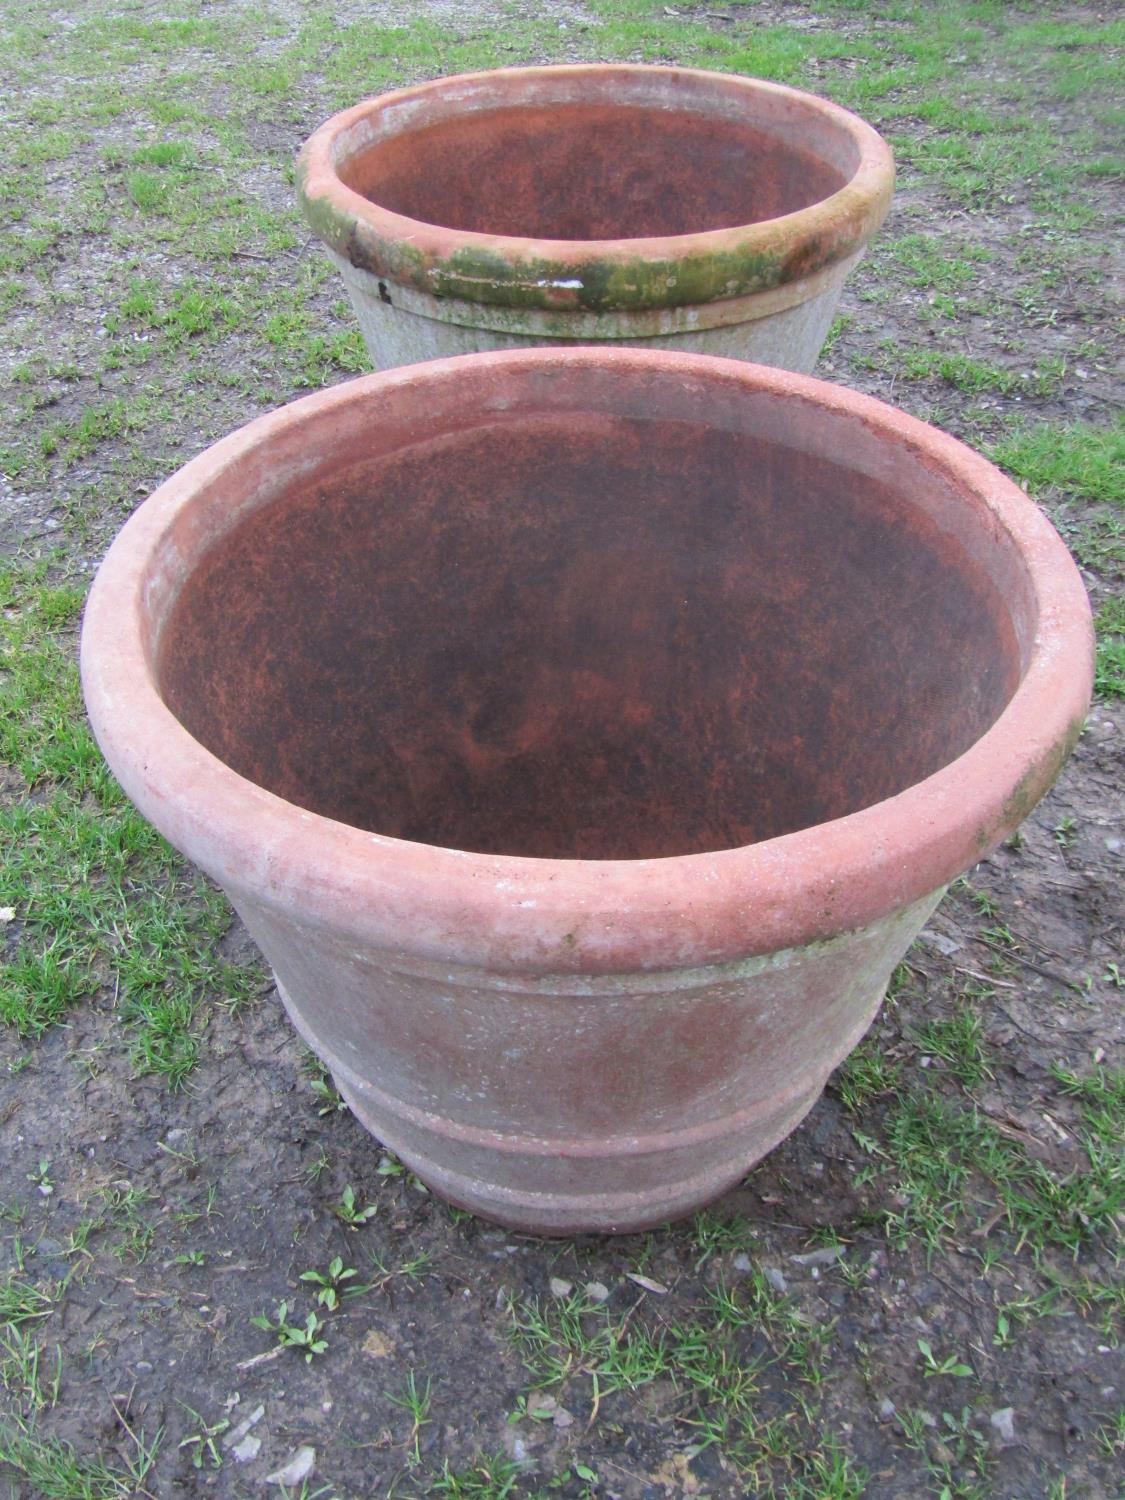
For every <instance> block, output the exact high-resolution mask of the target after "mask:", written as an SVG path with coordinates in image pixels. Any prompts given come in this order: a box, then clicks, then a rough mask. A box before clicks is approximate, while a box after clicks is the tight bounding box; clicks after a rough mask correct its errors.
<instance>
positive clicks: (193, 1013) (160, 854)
mask: <svg viewBox="0 0 1125 1500" xmlns="http://www.w3.org/2000/svg"><path fill="white" fill-rule="evenodd" d="M46 575H47V567H46V564H43V563H39V564H36V565H27V564H21V563H18V562H16V563H13V562H8V563H5V564H4V565H3V567H2V568H0V752H2V756H3V760H4V762H5V763H6V764H7V765H8V766H9V767H10V768H11V771H12V772H13V773H14V774H15V775H16V776H17V777H18V779H19V782H20V784H21V785H22V786H23V787H25V788H26V789H27V792H28V793H31V795H21V794H20V793H19V792H18V791H15V792H14V793H13V794H12V795H11V796H10V800H8V801H7V802H6V803H5V804H4V805H3V806H2V807H0V906H3V907H4V908H7V909H8V910H9V911H10V912H11V914H12V916H11V921H13V922H14V923H16V924H18V926H17V928H16V932H17V934H18V935H17V937H16V938H15V941H14V942H12V941H10V942H9V947H8V952H7V954H6V957H5V960H4V963H3V965H2V967H0V1021H2V1022H3V1023H6V1024H7V1025H8V1026H11V1027H12V1028H14V1029H15V1031H16V1032H17V1033H18V1034H19V1035H20V1036H25V1037H37V1036H40V1035H42V1034H43V1032H44V1031H46V1030H47V1029H48V1028H49V1027H50V1026H52V1025H54V1024H55V1023H56V1022H58V1021H60V1020H61V1019H62V1018H63V1017H64V1016H65V1015H66V1013H67V1012H68V1011H69V1010H70V1009H71V1008H72V1007H73V1006H74V1005H76V1004H78V1003H79V1002H81V1001H82V1000H84V999H86V998H88V997H90V996H93V995H96V994H100V993H104V992H107V991H108V992H112V993H114V995H115V1003H116V1005H117V1007H118V1009H119V1011H120V1013H121V1015H122V1017H123V1019H124V1020H125V1022H126V1023H127V1026H128V1034H129V1038H130V1053H131V1059H132V1063H133V1066H134V1068H135V1069H136V1070H137V1071H138V1072H155V1073H161V1074H163V1075H164V1076H165V1077H166V1078H168V1079H169V1081H170V1082H172V1083H178V1082H180V1081H181V1080H182V1079H183V1078H184V1077H185V1076H186V1074H187V1073H188V1072H190V1070H191V1068H192V1067H193V1066H194V1064H195V1062H196V1060H197V1057H198V1053H199V1047H200V1039H201V1036H202V1033H203V1030H204V1028H205V1026H206V1022H207V1017H208V1015H209V1007H210V1006H212V1005H214V1004H222V1005H227V1006H238V1005H241V1004H244V1003H246V1002H247V1001H249V1000H250V999H251V998H252V996H253V995H254V993H255V992H256V990H257V989H258V988H259V987H260V982H261V981H260V975H259V973H258V972H257V971H256V970H254V969H248V968H242V967H239V966H237V965H234V964H231V963H229V962H227V961H225V960H224V959H222V958H221V956H220V955H219V954H218V952H217V945H218V942H219V939H220V938H221V937H222V935H223V933H224V932H225V931H226V929H227V927H228V926H229V924H230V911H229V908H228V907H227V905H226V902H225V900H224V899H223V898H222V896H221V895H220V894H219V893H218V892H216V891H215V890H214V889H213V888H212V887H211V886H209V885H208V884H207V882H206V881H205V880H204V879H203V878H202V877H201V876H199V875H197V874H195V873H194V872H192V871H190V870H189V869H188V868H187V867H185V866H184V865H183V864H182V863H181V862H180V861H179V860H178V858H177V857H176V856H175V854H174V853H173V852H172V850H171V849H169V847H168V846H167V844H165V843H164V841H163V840H162V839H161V838H160V837H159V835H158V834H157V833H156V832H155V831H154V830H153V829H152V828H151V827H150V826H149V825H148V824H147V823H146V822H145V821H144V819H142V818H141V817H140V816H139V815H138V814H137V813H136V812H135V811H134V810H133V809H132V807H130V805H129V804H128V803H127V802H126V800H125V799H124V797H123V796H122V794H121V792H120V790H119V789H118V788H117V786H116V783H115V782H114V781H113V780H112V778H111V776H110V775H109V772H108V770H107V768H106V766H105V763H104V761H103V760H102V757H101V755H100V753H99V751H98V749H97V747H96V745H95V744H94V741H93V739H92V737H91V735H90V733H89V731H88V729H87V728H86V725H85V718H84V715H83V712H82V706H81V697H80V691H79V684H78V673H77V669H76V666H75V663H74V658H73V624H74V621H75V618H76V616H77V613H78V610H79V608H80V604H81V599H82V594H81V592H80V591H79V590H78V589H77V588H75V587H74V586H73V585H70V584H66V583H53V582H50V581H49V580H48V578H47V576H46Z"/></svg>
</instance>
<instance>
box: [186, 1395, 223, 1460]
mask: <svg viewBox="0 0 1125 1500" xmlns="http://www.w3.org/2000/svg"><path fill="white" fill-rule="evenodd" d="M180 1405H181V1406H183V1402H182V1401H181V1402H180ZM184 1411H186V1412H187V1414H188V1416H189V1417H190V1418H191V1419H192V1421H193V1422H194V1423H195V1424H196V1429H195V1431H194V1432H193V1433H191V1434H190V1435H189V1436H188V1437H186V1438H184V1439H182V1441H181V1442H180V1447H181V1449H183V1448H186V1449H187V1450H188V1456H189V1458H190V1459H191V1466H192V1468H193V1469H203V1468H208V1469H221V1468H222V1466H223V1459H222V1455H221V1454H220V1452H219V1449H218V1445H217V1443H216V1441H215V1439H216V1438H220V1437H222V1435H223V1433H224V1432H226V1431H227V1430H228V1428H229V1427H230V1422H229V1421H228V1420H227V1418H226V1417H221V1418H220V1419H219V1421H217V1422H211V1423H208V1422H206V1421H204V1419H203V1418H202V1417H201V1416H200V1415H199V1413H198V1412H197V1411H193V1410H192V1408H191V1407H190V1406H184Z"/></svg>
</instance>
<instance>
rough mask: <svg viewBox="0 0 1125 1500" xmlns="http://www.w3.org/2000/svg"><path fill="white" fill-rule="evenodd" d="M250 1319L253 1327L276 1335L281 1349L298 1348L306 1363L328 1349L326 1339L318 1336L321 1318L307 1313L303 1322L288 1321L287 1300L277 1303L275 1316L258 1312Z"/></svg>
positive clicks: (321, 1323)
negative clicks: (270, 1316)
mask: <svg viewBox="0 0 1125 1500" xmlns="http://www.w3.org/2000/svg"><path fill="white" fill-rule="evenodd" d="M250 1321H251V1323H252V1324H253V1325H254V1327H255V1328H261V1329H262V1330H263V1331H264V1332H266V1333H272V1334H274V1335H276V1338H277V1342H278V1344H279V1345H280V1346H281V1347H282V1348H283V1349H300V1350H301V1351H302V1352H303V1354H304V1356H305V1363H306V1364H308V1365H311V1364H312V1362H313V1359H314V1358H315V1357H316V1356H317V1355H318V1354H325V1353H327V1351H328V1342H327V1340H326V1339H323V1338H321V1337H320V1334H321V1330H322V1329H323V1327H324V1322H323V1319H321V1318H318V1317H317V1315H316V1313H309V1315H308V1317H307V1318H306V1319H305V1321H304V1323H290V1321H289V1304H288V1302H279V1303H278V1305H277V1316H276V1318H274V1319H272V1320H271V1319H270V1318H267V1317H266V1316H265V1314H263V1313H259V1314H258V1316H257V1317H254V1318H251V1319H250Z"/></svg>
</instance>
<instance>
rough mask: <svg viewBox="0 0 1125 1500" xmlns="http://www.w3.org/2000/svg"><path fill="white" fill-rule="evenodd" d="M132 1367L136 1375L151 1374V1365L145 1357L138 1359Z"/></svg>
mask: <svg viewBox="0 0 1125 1500" xmlns="http://www.w3.org/2000/svg"><path fill="white" fill-rule="evenodd" d="M133 1369H134V1370H136V1372H137V1374H138V1375H151V1374H152V1370H153V1366H152V1365H151V1364H150V1363H149V1362H148V1360H147V1359H138V1360H137V1363H136V1364H135V1365H134V1366H133Z"/></svg>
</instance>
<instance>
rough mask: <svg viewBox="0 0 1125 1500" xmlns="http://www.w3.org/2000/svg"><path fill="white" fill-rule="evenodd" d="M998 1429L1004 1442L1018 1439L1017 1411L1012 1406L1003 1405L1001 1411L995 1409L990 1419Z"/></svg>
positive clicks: (1012, 1441)
mask: <svg viewBox="0 0 1125 1500" xmlns="http://www.w3.org/2000/svg"><path fill="white" fill-rule="evenodd" d="M988 1420H989V1421H990V1422H991V1423H992V1425H993V1427H995V1429H996V1431H997V1432H998V1433H999V1434H1000V1441H1001V1442H1003V1443H1014V1442H1015V1440H1016V1424H1015V1412H1014V1411H1013V1409H1012V1408H1011V1407H1010V1406H1003V1407H1001V1408H1000V1410H999V1411H994V1412H993V1413H992V1415H991V1416H990V1417H989V1419H988Z"/></svg>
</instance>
